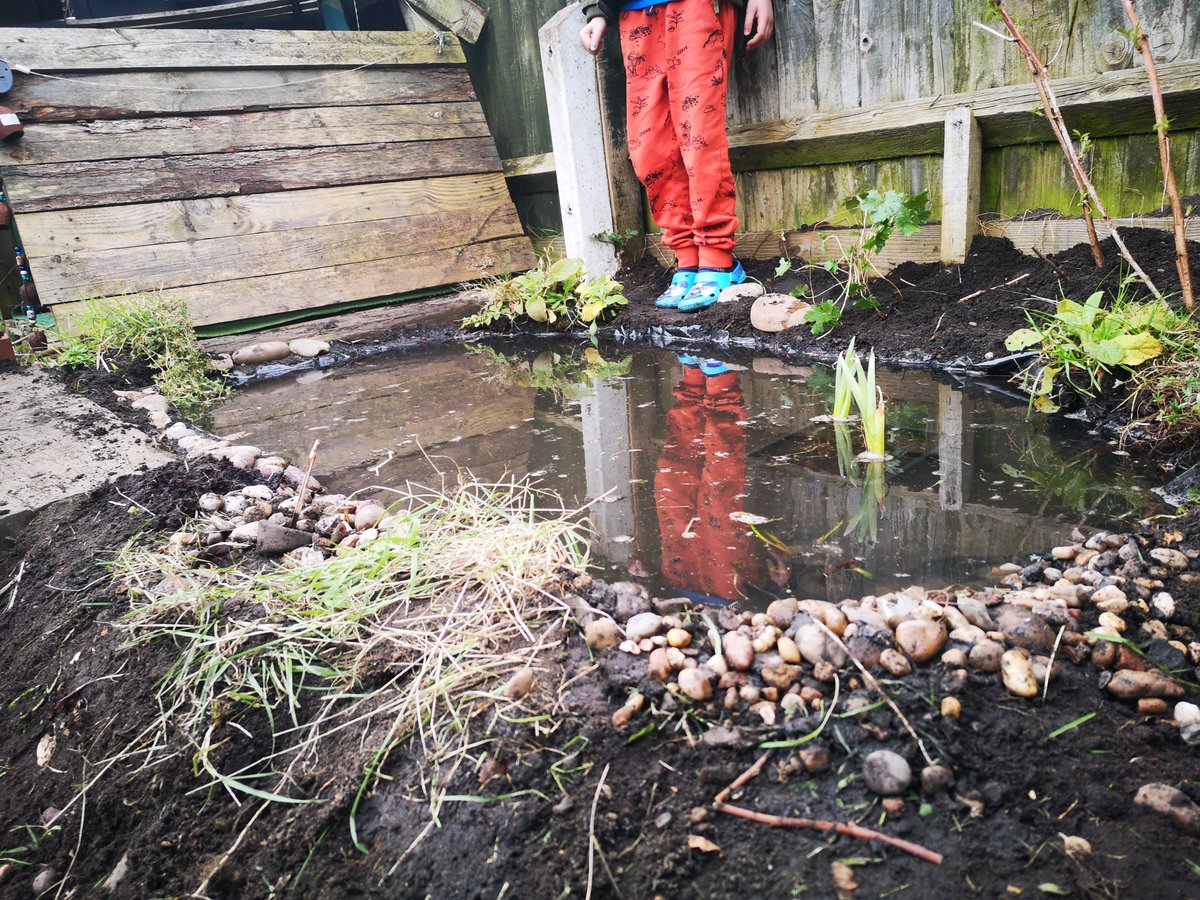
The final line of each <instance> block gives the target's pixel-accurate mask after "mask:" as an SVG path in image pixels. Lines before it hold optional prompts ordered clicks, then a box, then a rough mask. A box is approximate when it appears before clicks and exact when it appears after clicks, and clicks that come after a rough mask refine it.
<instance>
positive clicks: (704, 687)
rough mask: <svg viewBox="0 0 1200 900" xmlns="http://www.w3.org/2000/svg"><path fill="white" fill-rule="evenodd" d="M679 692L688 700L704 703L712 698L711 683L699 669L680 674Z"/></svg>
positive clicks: (687, 670)
mask: <svg viewBox="0 0 1200 900" xmlns="http://www.w3.org/2000/svg"><path fill="white" fill-rule="evenodd" d="M679 690H681V691H682V692H683V694H684V696H686V697H687V698H688V699H690V700H698V701H704V700H709V699H711V698H712V682H711V681H709V679H708V675H707V674H706V673H705V672H704V671H703V670H701V669H684V670H683V671H682V672H680V673H679Z"/></svg>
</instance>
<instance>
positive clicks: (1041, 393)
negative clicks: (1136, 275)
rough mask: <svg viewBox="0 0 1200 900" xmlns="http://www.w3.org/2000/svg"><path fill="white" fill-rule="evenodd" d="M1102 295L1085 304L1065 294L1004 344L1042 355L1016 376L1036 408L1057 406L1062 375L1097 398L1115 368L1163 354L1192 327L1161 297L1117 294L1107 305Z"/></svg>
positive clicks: (1033, 315)
mask: <svg viewBox="0 0 1200 900" xmlns="http://www.w3.org/2000/svg"><path fill="white" fill-rule="evenodd" d="M1103 298H1104V292H1103V291H1097V292H1096V293H1094V294H1092V295H1091V296H1090V297H1088V299H1087V300H1086V301H1085V302H1084V303H1082V304H1080V303H1076V302H1075V301H1074V300H1070V299H1066V298H1064V299H1062V300H1060V301H1059V303H1058V306H1057V308H1056V309H1055V311H1054V312H1053V313H1041V312H1029V313H1027V315H1026V317H1027V318H1028V320H1029V327H1028V328H1020V329H1018V330H1016V331H1014V332H1013V333H1012V334H1010V335H1009V336H1008V339H1007V340H1006V341H1005V342H1004V346H1005V347H1007V348H1008V349H1009V350H1010V351H1013V352H1017V351H1021V350H1026V349H1029V348H1031V347H1036V348H1037V349H1038V350H1039V352H1040V354H1041V358H1040V359H1039V360H1038V361H1037V362H1035V363H1033V364H1032V365H1030V366H1027V367H1026V368H1025V369H1024V370H1022V371H1021V372H1020V373H1019V374H1018V376H1017V381H1018V383H1020V384H1021V386H1022V387H1023V389H1024V390H1025V391H1026V392H1027V393H1028V394H1029V395H1030V398H1031V403H1032V405H1033V408H1034V409H1038V410H1041V411H1043V412H1054V411H1056V410H1057V409H1058V408H1059V407H1058V404H1057V402H1055V396H1056V395H1057V393H1058V390H1059V384H1058V379H1059V377H1060V376H1061V377H1062V379H1063V380H1064V381H1065V382H1066V384H1067V385H1068V386H1069V387H1070V388H1071V389H1073V390H1075V391H1077V392H1078V393H1081V394H1084V395H1085V396H1089V397H1091V396H1095V394H1096V392H1098V391H1099V390H1100V388H1101V385H1102V382H1103V379H1104V377H1105V376H1106V375H1110V374H1111V373H1112V372H1113V370H1114V369H1115V368H1118V367H1120V368H1127V369H1132V368H1135V367H1137V366H1140V365H1141V364H1142V363H1145V362H1147V361H1148V360H1151V359H1155V358H1156V357H1159V356H1161V355H1162V354H1163V352H1164V350H1165V349H1166V347H1165V345H1164V342H1167V343H1170V344H1176V345H1177V344H1178V340H1177V338H1176V336H1177V335H1180V334H1182V332H1184V331H1185V330H1188V329H1189V324H1190V323H1188V321H1187V320H1186V319H1184V318H1183V317H1181V316H1180V315H1179V314H1177V313H1176V312H1175V311H1174V310H1172V309H1171V308H1170V307H1169V306H1168V305H1167V304H1166V303H1164V302H1163V301H1161V300H1154V301H1151V302H1148V303H1139V302H1127V301H1125V300H1123V299H1122V298H1120V297H1118V299H1117V300H1116V301H1114V303H1113V305H1112V307H1111V308H1108V309H1105V308H1104V307H1102V306H1101V303H1102V301H1103Z"/></svg>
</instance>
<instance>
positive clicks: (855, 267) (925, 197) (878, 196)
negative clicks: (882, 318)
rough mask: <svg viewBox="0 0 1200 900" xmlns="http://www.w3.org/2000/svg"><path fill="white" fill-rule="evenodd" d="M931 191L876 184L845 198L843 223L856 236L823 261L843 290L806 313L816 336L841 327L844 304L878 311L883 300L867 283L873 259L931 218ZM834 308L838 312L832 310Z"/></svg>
mask: <svg viewBox="0 0 1200 900" xmlns="http://www.w3.org/2000/svg"><path fill="white" fill-rule="evenodd" d="M931 216H932V211H931V210H930V208H929V192H928V191H922V192H921V193H919V194H906V193H903V192H901V191H887V192H884V193H880V192H879V191H878V190H875V189H874V188H872V189H871V190H869V191H863V192H862V193H859V194H855V195H854V196H853V197H848V198H847V199H846V200H844V201H843V202H842V209H841V213H840V214H839V218H840V219H841V221H840V222H838V223H837V224H844V225H848V226H850V227H851V228H853V229H854V232H855V235H856V236H855V238H854V239H853V240H851V241H849V242H847V243H845V244H843V243H842V242H841V241H840V240H838V239H837V237H836V235H831V237H833V239H834V240H837V241H838V245H839V249H840V253H839V255H838V257H837V258H836V259H832V260H829V261H827V262H825V263H822V264H821V265H820V266H819V267H818V268H823V269H825V270H826V271H827V272H829V273H830V274H831V275H833V276H834V277H835V278H837V279H838V282H839V285H840V292H839V295H838V297H837V299H836V300H827V301H825V302H824V303H820V304H817V305H815V306H813V307H812V309H810V310H809V311H808V314H807V315H806V316H805V321H806V322H808V323H809V325H810V326H811V327H812V333H813V335H815V336H818V337H819V336H820V335H821V334H823V333H825V332H826V331H829V330H830V329H832V328H835V327H837V325H838V324H839V323H840V322H841V314H842V312H843V311H844V310H845V308H846V304H847V303H850V302H853V303H854V305H855V306H857V307H859V308H860V309H876V308H878V306H879V301H878V299H876V298H875V297H874V296H873V295H872V294H871V289H870V286H869V281H870V276H871V272H872V271H876V272H877V273H878V270H877V269H876V267H875V262H874V260H875V257H876V256H878V255H879V253H880V252H882V250H883V248H884V247H885V246H886V245H887V242H888V240H890V239H891V237H892V235H893V234H895V233H896V232H897V231H899V232H900V233H901V234H904V235H911V234H915V233H916V232H917V231H918V230H920V228H921V226H922V225H924V224H925V223H926V222H928V221H929V219H930V217H931ZM834 310H836V315H835V314H834Z"/></svg>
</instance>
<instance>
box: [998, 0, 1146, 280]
mask: <svg viewBox="0 0 1200 900" xmlns="http://www.w3.org/2000/svg"><path fill="white" fill-rule="evenodd" d="M989 2H990V3H991V6H992V9H994V10H995V11H996V12H997V13H998V14H999V15H1000V17H1001V18H1002V19H1003V20H1004V24H1005V26H1006V27H1007V28H1008V32H1009V34H1011V35H1012V36H1013V37H1014V38H1015V39H1016V42H1017V46H1018V47H1020V48H1021V52H1022V53H1023V54H1024V55H1025V61H1026V62H1028V63H1029V69H1030V71H1031V72H1032V73H1033V81H1034V84H1035V85H1037V89H1038V94H1039V95H1040V96H1041V98H1042V106H1043V109H1044V110H1045V114H1046V121H1047V122H1049V123H1050V130H1051V131H1053V132H1054V136H1055V138H1057V140H1058V143H1059V146H1060V147H1062V151H1063V155H1064V156H1066V158H1067V164H1068V165H1069V166H1070V167H1071V174H1072V175H1074V176H1075V183H1076V184H1077V185H1078V186H1079V191H1080V193H1081V194H1082V195H1083V214H1084V221H1085V222H1086V223H1087V227H1088V240H1089V241H1090V242H1091V245H1092V255H1093V256H1094V257H1095V259H1096V265H1097V266H1103V265H1104V254H1103V253H1102V252H1101V251H1100V242H1099V240H1098V239H1097V238H1096V227H1095V224H1094V223H1093V222H1092V210H1093V209H1094V210H1095V211H1096V214H1097V215H1099V216H1100V218H1101V219H1102V220H1103V221H1104V226H1105V227H1106V228H1107V229H1108V233H1109V234H1110V235H1111V236H1112V239H1113V243H1115V244H1116V245H1117V249H1118V250H1120V251H1121V256H1123V257H1124V258H1125V261H1126V262H1127V263H1129V266H1130V268H1131V269H1133V271H1134V274H1135V275H1137V277H1138V278H1139V279H1141V282H1142V284H1144V285H1146V287H1147V288H1148V289H1149V290H1150V293H1151V294H1153V295H1154V297H1155V299H1158V300H1161V299H1162V292H1161V291H1159V289H1158V288H1157V287H1155V286H1154V282H1153V281H1151V280H1150V276H1149V275H1147V274H1146V272H1145V270H1144V269H1142V267H1141V266H1140V265H1138V262H1137V260H1136V259H1134V258H1133V254H1132V253H1130V252H1129V248H1128V247H1127V246H1125V241H1124V239H1123V238H1122V237H1121V233H1120V232H1119V231H1118V230H1117V226H1116V224H1115V223H1114V222H1113V220H1112V217H1111V216H1110V215H1109V214H1108V210H1107V209H1105V207H1104V203H1103V201H1102V200H1101V199H1100V195H1099V194H1098V193H1097V192H1096V186H1095V185H1094V184H1092V179H1091V178H1089V177H1088V174H1087V172H1085V171H1084V169H1083V163H1082V161H1081V160H1080V159H1079V154H1078V153H1076V152H1075V145H1074V144H1072V143H1071V136H1070V133H1069V132H1068V131H1067V123H1066V122H1065V121H1064V120H1063V115H1062V110H1061V109H1060V108H1059V105H1058V98H1057V97H1056V96H1055V94H1054V88H1053V87H1051V85H1050V73H1049V72H1048V71H1047V70H1046V65H1045V63H1043V62H1042V60H1041V59H1040V58H1039V57H1038V55H1037V53H1035V52H1034V49H1033V48H1032V47H1031V46H1029V43H1028V42H1027V41H1026V40H1025V37H1024V35H1022V34H1021V31H1020V29H1019V28H1017V23H1016V22H1014V21H1013V19H1012V16H1011V15H1009V13H1008V9H1007V8H1006V7H1005V5H1004V0H989Z"/></svg>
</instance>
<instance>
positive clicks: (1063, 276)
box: [1029, 247, 1067, 281]
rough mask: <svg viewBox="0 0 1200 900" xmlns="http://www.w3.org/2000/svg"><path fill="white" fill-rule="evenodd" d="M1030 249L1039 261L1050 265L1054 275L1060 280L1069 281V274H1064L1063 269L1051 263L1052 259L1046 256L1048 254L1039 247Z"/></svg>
mask: <svg viewBox="0 0 1200 900" xmlns="http://www.w3.org/2000/svg"><path fill="white" fill-rule="evenodd" d="M1029 249H1030V250H1032V251H1033V255H1034V256H1036V257H1037V258H1038V259H1040V260H1041V261H1042V262H1044V263H1045V264H1046V265H1048V266H1049V267H1050V268H1052V269H1053V270H1054V274H1055V275H1057V276H1058V277H1059V279H1061V280H1062V281H1066V280H1067V273H1066V272H1064V271H1063V270H1062V269H1060V268H1059V267H1058V266H1057V265H1055V264H1054V263H1053V262H1051V261H1050V259H1049V258H1048V257H1047V256H1046V254H1044V253H1043V252H1042V251H1041V250H1039V249H1038V248H1037V247H1030V248H1029Z"/></svg>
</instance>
